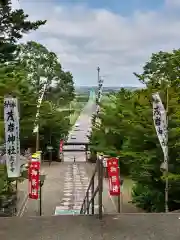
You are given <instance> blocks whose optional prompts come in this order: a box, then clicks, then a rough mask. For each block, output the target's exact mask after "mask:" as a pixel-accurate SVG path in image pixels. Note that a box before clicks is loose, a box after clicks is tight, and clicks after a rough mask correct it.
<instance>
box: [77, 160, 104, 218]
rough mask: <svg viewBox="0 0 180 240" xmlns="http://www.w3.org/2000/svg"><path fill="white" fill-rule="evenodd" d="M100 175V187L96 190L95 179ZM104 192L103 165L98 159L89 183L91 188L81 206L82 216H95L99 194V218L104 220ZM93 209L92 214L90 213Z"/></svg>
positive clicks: (88, 189)
mask: <svg viewBox="0 0 180 240" xmlns="http://www.w3.org/2000/svg"><path fill="white" fill-rule="evenodd" d="M96 173H98V185H97V187H96V189H95V177H96ZM90 190H91V198H90V197H89V195H90V194H89V191H90ZM102 191H103V164H102V161H101V159H99V158H98V159H97V161H96V166H95V169H94V172H93V175H92V177H91V180H90V182H89V186H88V188H87V190H86V193H85V197H84V200H83V203H82V206H81V210H80V214H92V215H94V204H95V197H96V195H97V193H99V197H98V204H99V213H98V214H99V218H100V219H102ZM90 208H91V213H90Z"/></svg>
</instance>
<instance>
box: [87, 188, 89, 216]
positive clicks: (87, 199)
mask: <svg viewBox="0 0 180 240" xmlns="http://www.w3.org/2000/svg"><path fill="white" fill-rule="evenodd" d="M86 203H87V214H88V215H89V191H87V198H86Z"/></svg>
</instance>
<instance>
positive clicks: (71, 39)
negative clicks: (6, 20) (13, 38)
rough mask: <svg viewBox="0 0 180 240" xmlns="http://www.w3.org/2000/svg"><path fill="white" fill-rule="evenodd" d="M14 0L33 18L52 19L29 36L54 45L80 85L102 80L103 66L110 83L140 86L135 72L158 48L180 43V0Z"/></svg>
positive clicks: (15, 4)
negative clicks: (99, 69) (98, 68)
mask: <svg viewBox="0 0 180 240" xmlns="http://www.w3.org/2000/svg"><path fill="white" fill-rule="evenodd" d="M12 1H13V7H14V8H18V7H21V8H23V9H24V11H25V13H28V14H29V16H30V18H31V19H33V20H34V19H47V24H46V25H45V26H43V27H41V28H40V29H39V30H37V31H35V32H33V33H31V34H28V35H26V36H25V37H24V39H23V41H24V42H26V41H29V40H34V41H38V42H39V43H41V44H43V45H45V46H46V47H47V48H48V49H49V50H50V51H54V52H55V53H56V54H57V56H58V57H59V60H60V62H61V64H62V66H63V68H64V70H68V71H71V72H72V74H73V76H74V81H75V83H76V85H78V86H80V85H86V86H91V85H95V84H96V83H97V71H96V69H97V66H100V68H101V76H102V77H103V78H104V84H105V85H106V86H140V85H141V84H140V83H139V81H138V80H137V79H136V78H135V76H134V75H133V72H137V73H141V72H142V68H143V65H144V63H145V62H147V61H148V60H149V59H150V57H151V55H152V53H155V52H158V51H171V50H172V49H174V48H179V46H180V44H179V43H180V32H179V31H178V29H180V15H179V12H180V0H91V1H89V0H87V1H79V0H69V1H68V0H66V1H65V0H64V1H61V0H51V1H50V0H41V1H40V0H39V1H37V0H36V1H35V0H25V1H23V0H22V1H20V6H19V3H18V2H17V0H12Z"/></svg>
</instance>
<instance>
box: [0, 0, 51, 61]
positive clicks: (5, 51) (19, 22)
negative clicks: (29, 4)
mask: <svg viewBox="0 0 180 240" xmlns="http://www.w3.org/2000/svg"><path fill="white" fill-rule="evenodd" d="M27 18H28V15H27V14H25V13H24V11H23V10H22V9H18V10H15V11H13V10H12V7H11V1H10V0H6V1H1V2H0V29H1V33H3V34H1V37H0V63H5V62H6V61H12V60H15V58H16V56H17V51H16V50H17V41H18V40H19V39H21V38H22V37H23V34H24V33H28V32H29V31H31V30H36V29H38V28H39V27H40V26H41V25H44V24H45V23H46V21H35V22H31V21H29V20H27Z"/></svg>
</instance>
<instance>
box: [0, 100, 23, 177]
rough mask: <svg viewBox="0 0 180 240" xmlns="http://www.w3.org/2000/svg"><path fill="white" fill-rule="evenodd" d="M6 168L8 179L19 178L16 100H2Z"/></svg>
mask: <svg viewBox="0 0 180 240" xmlns="http://www.w3.org/2000/svg"><path fill="white" fill-rule="evenodd" d="M4 124H5V140H6V166H7V174H8V177H9V178H14V177H19V176H20V142H19V113H18V101H17V99H16V98H13V97H7V98H4Z"/></svg>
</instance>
